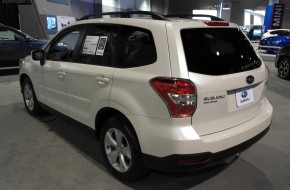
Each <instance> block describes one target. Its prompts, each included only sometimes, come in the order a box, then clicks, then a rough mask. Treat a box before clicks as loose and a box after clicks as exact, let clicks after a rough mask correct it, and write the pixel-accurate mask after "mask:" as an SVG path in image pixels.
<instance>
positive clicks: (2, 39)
mask: <svg viewBox="0 0 290 190" xmlns="http://www.w3.org/2000/svg"><path fill="white" fill-rule="evenodd" d="M47 42H48V40H39V39H35V38H33V37H31V36H29V35H28V34H25V33H24V32H22V31H20V30H17V29H15V28H13V27H10V26H7V25H4V24H0V70H3V69H13V68H18V66H19V59H21V58H24V57H25V56H27V55H30V52H31V51H32V50H34V49H40V48H41V47H42V46H44V45H45V44H47Z"/></svg>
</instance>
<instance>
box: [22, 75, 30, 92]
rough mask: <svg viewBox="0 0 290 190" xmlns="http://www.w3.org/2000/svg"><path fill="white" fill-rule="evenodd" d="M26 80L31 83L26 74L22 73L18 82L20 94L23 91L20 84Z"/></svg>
mask: <svg viewBox="0 0 290 190" xmlns="http://www.w3.org/2000/svg"><path fill="white" fill-rule="evenodd" d="M27 78H28V79H29V80H30V81H31V79H30V78H29V76H28V75H27V74H25V73H22V74H21V75H20V79H19V82H20V88H21V92H22V91H23V89H22V83H23V81H24V80H25V79H27Z"/></svg>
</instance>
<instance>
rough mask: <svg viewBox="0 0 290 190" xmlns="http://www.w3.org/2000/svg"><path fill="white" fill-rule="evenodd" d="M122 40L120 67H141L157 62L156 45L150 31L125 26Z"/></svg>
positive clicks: (119, 57) (119, 58)
mask: <svg viewBox="0 0 290 190" xmlns="http://www.w3.org/2000/svg"><path fill="white" fill-rule="evenodd" d="M121 39H122V40H121V43H120V46H121V47H120V48H119V49H120V53H119V56H118V62H117V65H118V66H119V67H139V66H144V65H149V64H152V63H154V62H155V61H156V59H157V54H156V48H155V43H154V39H153V36H152V34H151V32H150V31H149V30H145V29H142V28H137V27H129V26H123V31H122V36H121Z"/></svg>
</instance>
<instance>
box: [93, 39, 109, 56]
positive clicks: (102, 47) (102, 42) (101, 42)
mask: <svg viewBox="0 0 290 190" xmlns="http://www.w3.org/2000/svg"><path fill="white" fill-rule="evenodd" d="M107 40H108V36H100V39H99V42H98V48H97V52H96V55H101V56H103V55H104V52H105V47H106V43H107Z"/></svg>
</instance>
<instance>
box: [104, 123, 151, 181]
mask: <svg viewBox="0 0 290 190" xmlns="http://www.w3.org/2000/svg"><path fill="white" fill-rule="evenodd" d="M101 148H102V153H103V156H104V159H105V161H106V164H107V166H108V169H109V171H110V172H111V173H112V174H113V175H114V176H115V177H116V178H118V179H120V180H122V181H135V180H137V179H139V178H141V177H143V176H145V175H146V174H147V173H148V169H147V168H146V167H145V165H144V163H143V159H142V153H141V150H140V146H139V142H138V139H137V136H136V134H135V132H134V131H133V130H132V128H131V126H130V123H129V122H127V121H126V120H125V119H123V118H122V117H112V118H110V119H108V120H107V121H106V122H105V123H104V125H103V128H102V132H101Z"/></svg>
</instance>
